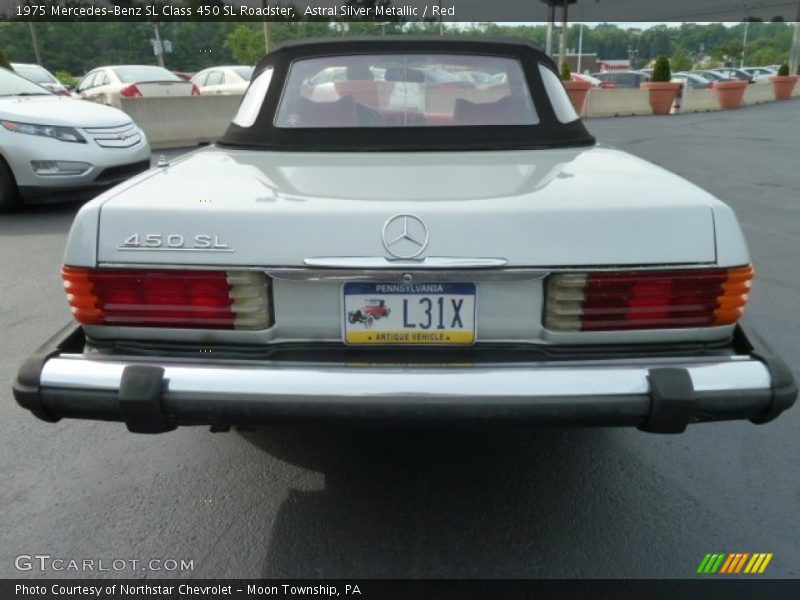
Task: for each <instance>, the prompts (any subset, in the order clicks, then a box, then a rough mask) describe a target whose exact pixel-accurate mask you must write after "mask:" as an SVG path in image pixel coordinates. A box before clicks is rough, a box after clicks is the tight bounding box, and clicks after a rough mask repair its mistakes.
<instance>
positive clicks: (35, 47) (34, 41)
mask: <svg viewBox="0 0 800 600" xmlns="http://www.w3.org/2000/svg"><path fill="white" fill-rule="evenodd" d="M28 25H29V26H30V28H31V43H32V44H33V54H34V56H36V64H37V65H40V66H41V64H42V52H41V50H39V36H38V35H36V27H34V26H33V21H28Z"/></svg>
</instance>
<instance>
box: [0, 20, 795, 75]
mask: <svg viewBox="0 0 800 600" xmlns="http://www.w3.org/2000/svg"><path fill="white" fill-rule="evenodd" d="M159 26H160V33H161V37H162V39H165V40H170V41H171V42H172V53H171V54H167V55H166V57H165V59H166V64H167V67H168V68H170V69H173V70H177V71H190V72H191V71H197V70H200V69H203V68H205V67H209V66H213V65H219V64H225V63H246V64H252V63H255V62H256V61H257V60H258V59H259V58H261V57H262V56H263V55H264V34H263V28H262V24H261V23H237V22H231V21H218V22H191V21H188V22H187V21H184V22H165V23H161V24H160V25H159ZM35 27H36V32H37V34H38V38H39V45H40V50H41V55H42V61H43V63H44V66H45V67H47V68H48V69H50V70H51V71H53V72H55V71H62V72H64V73H71V74H73V75H81V74H83V73H85V72H86V71H88V70H90V69H92V68H93V67H96V66H99V65H106V64H126V63H127V64H130V63H133V64H156V63H157V60H156V57H155V56H154V55H153V49H152V45H151V43H150V40H151V39H152V38H153V37H154V29H153V28H154V24H153V23H146V22H141V23H131V22H125V23H123V22H70V23H53V22H47V23H45V22H42V23H36V24H35ZM744 27H745V25H744V23H740V24H738V25H736V26H733V27H726V26H725V25H722V24H720V23H712V24H704V25H701V24H696V23H686V24H683V25H681V26H679V27H668V26H666V25H659V26H655V27H650V28H648V29H643V30H637V29H632V28H622V27H618V26H616V25H611V24H600V25H596V26H594V27H588V26H587V27H584V31H583V52H585V53H596V54H597V55H598V56H599V57H600V58H603V59H619V58H629V57H632V58H633V59H634V63H635V65H636V66H637V67H643V66H645V65H647V64H650V63H651V62H652V61H653V60H654V59H655V58H656V57H658V56H660V55H666V56H669V57H671V58H672V60H673V66H674V68H675V69H676V70H678V69H687V68H691V66H692V64H693V63H697V62H698V61H700V60H703V59H706V58H711V59H712V60H714V61H717V62H719V63H723V62H728V63H736V64H738V62H739V59H740V58H741V53H742V51H744V52H745V62H746V63H748V64H753V65H761V64H776V63H781V62H783V61H785V60H786V59H787V58H788V54H789V48H790V45H791V39H792V28H791V26H790V25H789V24H787V23H782V22H750V23H749V24H748V31H747V45H746V47H743V46H742V40H743V37H744ZM439 31H440V25H439V23H433V22H426V23H402V22H398V23H388V24H383V25H381V24H379V23H374V22H366V21H362V22H351V23H331V22H326V21H301V22H273V23H270V24H269V36H270V41H271V43H272V44H273V45H276V44H280V43H282V42H284V41H287V40H292V39H299V38H304V37H318V36H340V35H380V34H382V33H386V34H402V33H413V34H420V33H429V34H432V35H435V34H438V33H439ZM446 33H448V34H450V35H491V36H515V37H522V38H525V39H527V40H529V41H531V42H532V43H534V44H537V45H539V46H540V47H544V44H545V36H546V27H545V26H544V25H541V24H536V25H520V26H509V25H499V24H496V23H480V24H471V25H466V26H465V25H463V24H462V25H457V26H456V25H452V24H450V25H448V26H447V27H446ZM579 35H580V27H579V26H578V25H572V26H571V27H570V28H569V33H568V43H567V46H568V47H569V48H571V49H577V47H578V38H579ZM556 42H557V40H556ZM0 51H2V52H3V53H4V54H5V55H6V56H7V57H8V58H9V60H11V61H12V62H35V55H34V50H33V46H32V42H31V34H30V29H29V25H28V23H24V22H14V21H11V22H5V23H3V22H0Z"/></svg>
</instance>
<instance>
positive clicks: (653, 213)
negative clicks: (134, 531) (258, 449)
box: [14, 37, 797, 432]
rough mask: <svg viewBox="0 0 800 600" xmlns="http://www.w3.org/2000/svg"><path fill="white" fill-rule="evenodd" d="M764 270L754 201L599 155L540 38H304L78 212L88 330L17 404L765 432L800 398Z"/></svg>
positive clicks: (75, 237)
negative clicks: (753, 221) (767, 320)
mask: <svg viewBox="0 0 800 600" xmlns="http://www.w3.org/2000/svg"><path fill="white" fill-rule="evenodd" d="M753 273H754V271H753V267H752V266H751V264H750V256H749V254H748V251H747V247H746V244H745V241H744V238H743V236H742V232H741V230H740V228H739V225H738V223H737V221H736V218H735V216H734V214H733V212H732V211H731V210H730V209H729V208H728V207H727V206H726V205H725V204H723V203H722V202H720V201H719V200H717V199H716V198H714V197H712V196H711V195H710V194H708V193H706V192H704V191H703V190H701V189H699V188H697V187H696V186H694V185H692V184H690V183H689V182H687V181H684V180H683V179H681V178H679V177H677V176H676V175H673V174H671V173H669V172H667V171H665V170H663V169H661V168H659V167H657V166H655V165H653V164H650V163H648V162H645V161H644V160H640V159H638V158H636V157H634V156H631V155H629V154H626V153H623V152H620V151H617V150H614V149H611V148H607V147H603V146H600V145H597V144H596V143H595V140H594V139H593V138H592V136H591V135H589V133H588V132H587V130H586V129H585V127H584V125H583V124H582V122H581V121H580V119H579V118H578V115H577V114H576V113H575V111H574V109H573V107H572V104H571V103H570V100H569V97H568V96H567V93H566V92H565V90H564V87H563V85H562V84H561V82H560V80H559V77H558V75H557V69H556V67H555V65H554V64H553V62H552V61H551V60H550V59H549V58H548V57H547V56H546V55H545V54H543V53H541V52H539V51H538V50H536V49H534V48H533V47H531V46H529V45H527V44H525V43H522V42H515V41H509V40H492V41H490V40H483V41H471V40H470V41H463V40H461V41H459V40H455V39H420V38H409V37H402V38H391V37H386V38H380V39H373V40H366V39H358V40H352V39H351V40H339V41H330V40H326V41H316V42H308V43H300V44H293V45H287V46H284V47H282V48H280V49H278V50H276V51H275V52H273V53H271V54H269V55H268V56H267V57H266V58H265V59H264V60H262V61H261V63H260V64H259V65H258V67H257V69H256V71H255V74H254V77H253V80H252V83H251V85H250V87H249V89H248V91H247V93H246V95H245V96H244V98H243V100H242V102H241V105H240V108H239V110H238V113H237V115H236V116H235V118H234V120H233V122H232V124H231V125H230V127H229V129H228V131H227V132H226V134H225V135H224V137H223V138H222V139H220V140H219V142H218V143H217V144H216V145H214V146H212V147H208V148H204V149H201V150H199V151H196V152H194V153H192V154H189V155H187V156H185V157H183V158H180V159H177V160H175V161H174V162H173V163H172V164H169V165H167V166H162V167H161V168H157V169H154V170H150V171H148V172H146V173H143V174H141V175H138V176H136V177H134V178H133V179H131V180H129V181H127V182H126V183H124V184H121V185H119V186H117V187H116V188H114V189H112V190H110V191H108V192H106V193H104V194H102V195H101V196H99V197H97V198H96V199H95V200H93V201H92V202H90V203H88V204H86V205H85V206H84V207H83V208H82V209H81V211H80V212H79V213H78V215H77V218H76V219H75V223H74V224H73V227H72V230H71V233H70V235H69V240H68V244H67V248H66V253H65V255H64V264H63V267H62V274H63V280H64V288H65V291H66V296H67V301H68V303H69V306H70V307H71V309H72V314H73V315H74V318H75V320H76V321H77V323H73V324H71V325H70V326H68V327H67V328H66V329H64V330H63V331H61V332H60V333H58V334H57V335H56V336H55V337H53V338H52V339H51V340H50V341H49V342H47V343H46V344H45V345H44V346H43V347H42V348H41V349H40V350H39V351H38V352H37V353H36V354H35V355H34V356H32V357H30V358H29V359H28V360H27V362H25V363H24V365H23V367H22V368H21V370H20V372H19V375H18V378H17V381H16V383H15V386H14V392H15V395H16V398H17V400H18V402H19V403H20V404H21V405H22V406H23V407H25V408H27V409H29V410H30V411H31V412H33V413H34V414H35V415H37V416H38V417H40V418H42V419H45V420H47V421H57V420H59V419H61V418H62V417H72V418H83V419H101V420H109V421H122V422H124V423H125V424H126V425H127V427H128V429H129V430H130V431H134V432H161V431H167V430H170V429H173V428H175V427H176V426H179V425H192V424H205V425H211V426H212V428H217V429H224V428H226V427H228V426H231V425H252V424H256V423H264V422H273V421H276V420H280V419H283V418H292V417H294V418H297V417H350V418H363V417H391V418H411V419H415V418H416V419H427V418H434V417H438V418H448V419H449V418H467V419H470V418H506V419H520V420H523V419H524V420H527V421H528V422H531V423H534V424H576V425H577V424H600V425H631V426H637V427H640V428H641V429H644V430H647V431H654V432H680V431H683V430H684V429H685V428H686V426H687V425H688V424H689V423H693V422H701V421H715V420H726V419H749V420H751V421H753V422H756V423H763V422H766V421H769V420H771V419H773V418H775V417H776V416H777V415H779V414H780V413H781V412H782V411H783V410H785V409H787V408H788V407H790V406H791V405H792V403H793V402H794V400H795V397H796V395H797V386H796V384H795V381H794V379H793V377H792V375H791V373H790V371H789V370H788V369H787V367H786V366H785V365H784V364H783V363H782V362H781V361H780V359H779V358H777V357H776V356H774V355H773V354H772V353H771V352H770V351H769V349H767V347H766V346H764V344H763V343H762V342H761V341H760V340H759V339H758V337H756V336H755V335H754V334H753V333H752V332H750V331H748V330H747V328H746V326H744V325H743V324H742V323H741V322H740V319H741V317H742V313H743V311H744V308H745V304H746V302H747V297H748V293H749V290H750V285H751V281H752V278H753Z"/></svg>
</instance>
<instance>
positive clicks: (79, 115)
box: [0, 69, 150, 212]
mask: <svg viewBox="0 0 800 600" xmlns="http://www.w3.org/2000/svg"><path fill="white" fill-rule="evenodd" d="M149 167H150V146H149V144H148V143H147V139H146V138H145V135H144V132H143V131H141V130H140V129H139V128H138V127H137V126H136V125H135V124H134V123H133V122H132V121H131V119H130V117H129V116H128V115H126V114H125V113H123V112H122V111H120V110H117V109H116V108H111V107H109V106H98V105H96V104H92V103H91V102H84V101H83V100H75V99H73V98H67V97H64V96H57V95H54V94H51V93H50V92H48V91H47V90H46V89H44V88H43V87H40V86H38V85H36V84H35V83H32V82H30V81H28V80H27V79H25V78H24V77H20V76H19V75H17V74H15V73H12V72H11V71H7V70H6V69H0V212H6V211H10V210H13V209H14V208H16V207H17V206H19V205H20V204H21V203H22V202H23V201H38V202H53V201H58V200H62V199H70V198H75V197H86V196H91V195H93V194H94V193H96V192H98V191H100V190H102V189H104V188H106V187H110V186H112V185H115V184H117V183H119V182H121V181H123V180H124V179H127V178H128V177H130V176H131V175H134V174H136V173H139V172H141V171H145V170H147V169H148V168H149Z"/></svg>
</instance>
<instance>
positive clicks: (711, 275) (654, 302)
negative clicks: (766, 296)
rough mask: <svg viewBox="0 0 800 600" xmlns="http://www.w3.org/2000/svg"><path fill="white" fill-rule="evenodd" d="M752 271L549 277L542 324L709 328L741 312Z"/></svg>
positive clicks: (729, 321) (602, 327)
mask: <svg viewBox="0 0 800 600" xmlns="http://www.w3.org/2000/svg"><path fill="white" fill-rule="evenodd" d="M753 274H754V270H753V267H752V266H750V265H748V266H745V267H737V268H733V269H680V270H678V269H674V270H663V271H598V272H589V273H564V274H558V275H551V276H550V277H549V278H548V281H547V300H546V307H545V319H544V325H545V327H546V328H547V329H550V330H553V331H616V330H627V329H673V328H686V327H711V326H716V325H731V324H733V323H736V321H738V320H739V318H740V317H741V316H742V313H743V312H744V306H745V304H746V303H747V296H748V294H749V293H750V285H751V281H752V279H753Z"/></svg>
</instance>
